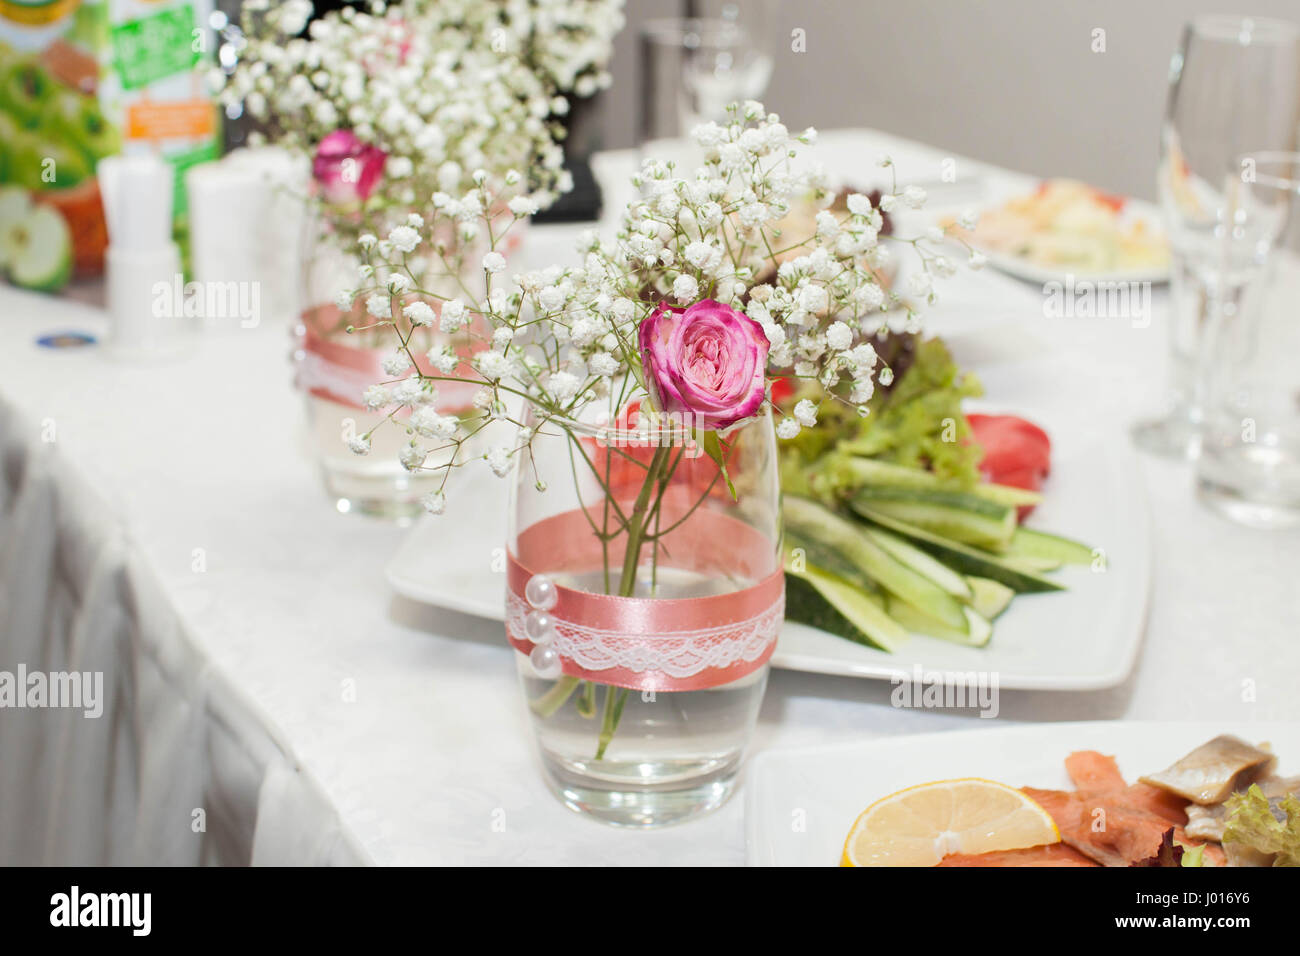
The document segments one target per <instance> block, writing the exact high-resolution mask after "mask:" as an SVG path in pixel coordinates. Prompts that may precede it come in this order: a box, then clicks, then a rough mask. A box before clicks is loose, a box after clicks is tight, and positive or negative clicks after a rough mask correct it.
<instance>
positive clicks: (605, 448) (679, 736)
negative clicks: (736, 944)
mask: <svg viewBox="0 0 1300 956" xmlns="http://www.w3.org/2000/svg"><path fill="white" fill-rule="evenodd" d="M635 417H637V416H636V414H635V413H633V418H635ZM529 424H530V427H531V428H532V429H533V431H534V433H535V434H534V435H533V437H532V439H531V441H530V451H529V455H528V457H527V459H526V460H521V461H520V462H519V464H518V465H517V471H516V475H515V480H514V483H513V488H512V490H513V495H512V502H511V509H510V512H511V515H510V518H511V526H510V537H509V562H508V563H509V568H508V591H507V602H506V608H507V613H506V632H507V636H508V638H509V640H510V643H511V645H512V646H513V647H514V648H515V649H516V651H518V653H517V654H516V660H517V663H518V669H519V676H520V679H521V682H522V686H523V691H524V694H525V696H526V698H527V700H528V707H529V712H530V719H531V721H532V726H533V732H534V734H535V736H536V739H537V744H538V747H539V749H540V751H541V758H542V765H543V767H544V769H545V771H546V776H547V779H548V781H549V783H550V785H551V788H552V790H553V791H554V792H555V793H556V795H557V796H558V797H559V798H560V799H561V800H562V801H563V802H564V803H565V804H567V805H568V806H569V807H571V808H572V809H574V810H578V811H580V812H583V813H586V814H589V815H591V816H593V817H596V818H597V819H600V820H603V821H605V822H607V823H611V824H614V825H617V826H628V827H649V826H658V825H662V824H666V823H673V822H676V821H679V820H683V819H686V818H688V817H692V816H695V815H697V814H699V813H702V812H705V811H707V810H709V809H712V808H713V807H716V806H718V805H719V804H721V803H722V802H723V801H724V800H725V799H726V798H727V796H728V795H729V794H730V793H731V790H732V787H733V785H734V781H735V778H736V772H737V770H738V769H739V766H740V761H741V757H742V754H743V752H744V749H745V747H746V745H747V743H748V741H749V737H750V735H751V733H752V732H753V729H754V724H755V722H756V720H757V717H758V710H759V705H760V703H761V702H762V698H763V690H764V688H765V687H766V684H767V672H768V663H767V662H768V659H769V658H770V656H771V654H772V651H773V650H774V649H775V646H776V639H777V635H778V633H779V631H780V627H781V621H782V619H783V617H784V594H785V590H784V577H783V572H782V568H781V553H780V548H781V531H780V528H781V518H780V512H781V505H780V488H779V482H778V479H777V461H776V436H775V433H774V431H773V427H772V419H771V413H770V412H768V411H764V413H763V414H762V416H761V417H759V418H757V419H755V420H752V421H750V422H748V423H746V424H743V425H738V426H735V427H733V428H732V429H730V430H729V431H726V432H723V433H719V432H712V431H708V432H706V431H701V430H692V429H690V428H688V427H687V428H683V427H678V425H677V423H672V422H668V423H664V422H663V421H661V420H660V421H656V422H649V420H642V421H641V422H639V423H636V424H633V425H629V424H628V422H627V416H626V415H625V416H623V421H621V422H620V423H619V424H617V425H600V424H591V425H588V424H581V423H576V422H571V423H558V422H555V421H549V422H535V421H532V422H530V423H529Z"/></svg>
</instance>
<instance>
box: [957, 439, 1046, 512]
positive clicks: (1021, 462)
mask: <svg viewBox="0 0 1300 956" xmlns="http://www.w3.org/2000/svg"><path fill="white" fill-rule="evenodd" d="M966 420H967V421H968V422H970V427H971V433H972V435H973V436H974V438H975V442H976V443H977V444H978V445H979V446H980V448H981V449H982V450H983V452H984V455H983V457H982V458H981V459H980V472H981V473H982V474H983V475H984V477H985V479H986V480H988V481H991V482H993V483H994V484H998V485H1011V486H1012V487H1014V488H1024V489H1025V490H1027V491H1038V490H1039V489H1040V488H1042V485H1043V479H1044V478H1046V477H1047V475H1048V474H1049V472H1050V471H1051V455H1052V442H1051V439H1049V438H1048V437H1047V432H1045V431H1043V430H1042V429H1041V428H1039V427H1038V426H1037V425H1035V424H1034V423H1033V422H1030V421H1026V420H1025V419H1023V418H1018V417H1016V416H1015V415H967V416H966ZM1032 510H1033V509H1032V508H1021V509H1020V517H1021V518H1022V519H1023V518H1024V517H1025V515H1027V514H1029V512H1030V511H1032Z"/></svg>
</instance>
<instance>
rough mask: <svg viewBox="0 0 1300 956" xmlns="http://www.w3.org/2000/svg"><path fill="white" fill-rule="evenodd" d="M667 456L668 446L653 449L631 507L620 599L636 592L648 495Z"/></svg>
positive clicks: (619, 587)
mask: <svg viewBox="0 0 1300 956" xmlns="http://www.w3.org/2000/svg"><path fill="white" fill-rule="evenodd" d="M669 454H671V446H669V445H660V446H659V447H658V448H656V449H655V454H654V458H652V459H651V461H650V470H649V471H648V472H647V473H646V476H645V483H644V484H643V485H641V492H640V494H638V495H637V496H636V504H635V505H633V506H632V515H631V517H629V518H628V521H627V551H626V553H625V554H624V555H623V577H622V578H621V579H620V580H619V583H618V593H619V596H620V597H631V596H632V592H633V591H635V590H636V568H637V565H638V564H639V563H640V559H641V542H642V541H643V540H644V538H645V518H646V511H647V509H648V508H649V507H650V495H651V494H653V493H654V487H655V484H656V483H657V482H658V481H659V475H660V473H661V472H662V471H663V470H664V464H665V463H666V462H667V461H668V456H669Z"/></svg>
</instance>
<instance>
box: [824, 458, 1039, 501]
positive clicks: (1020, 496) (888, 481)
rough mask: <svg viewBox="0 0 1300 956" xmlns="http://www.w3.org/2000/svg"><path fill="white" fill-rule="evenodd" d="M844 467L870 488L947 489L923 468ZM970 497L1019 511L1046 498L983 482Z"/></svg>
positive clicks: (865, 463) (861, 461)
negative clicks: (973, 496) (873, 486)
mask: <svg viewBox="0 0 1300 956" xmlns="http://www.w3.org/2000/svg"><path fill="white" fill-rule="evenodd" d="M843 467H845V468H847V469H848V470H849V471H850V472H851V473H852V474H853V475H854V477H856V478H858V479H859V480H861V481H862V482H863V483H864V484H869V485H894V486H897V487H900V488H937V489H944V488H945V487H946V486H945V484H944V481H943V479H942V478H940V477H939V476H938V475H936V474H934V473H933V472H929V471H925V470H924V469H922V468H909V467H908V466H906V465H895V464H891V463H890V462H887V461H878V460H877V459H874V458H861V457H857V456H846V458H845V463H844V465H843ZM967 493H968V494H972V495H975V496H976V497H978V498H983V499H984V500H986V501H991V502H993V503H994V504H999V505H1005V506H1006V507H1010V508H1018V507H1020V506H1021V505H1036V504H1041V503H1042V500H1043V496H1042V495H1040V494H1039V493H1038V492H1036V491H1028V490H1026V489H1024V488H1013V487H1012V486H1010V485H994V484H988V483H981V484H978V485H976V486H975V487H973V488H971V489H970V490H969V491H968V492H967Z"/></svg>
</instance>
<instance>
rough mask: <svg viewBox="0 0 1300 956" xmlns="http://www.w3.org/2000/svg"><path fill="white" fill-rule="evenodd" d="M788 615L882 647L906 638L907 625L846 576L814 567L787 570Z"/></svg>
mask: <svg viewBox="0 0 1300 956" xmlns="http://www.w3.org/2000/svg"><path fill="white" fill-rule="evenodd" d="M785 616H786V619H787V620H791V621H798V622H800V623H801V624H807V625H808V626H809V627H815V628H817V629H818V630H821V631H826V632H827V633H828V634H835V635H837V636H839V637H846V638H848V639H849V640H850V641H854V642H856V643H858V644H866V645H868V646H870V647H878V648H880V649H881V650H882V651H890V652H893V651H894V650H896V649H897V648H898V647H899V646H900V645H901V644H902V643H903V642H904V641H906V640H907V629H906V628H904V627H903V626H902V625H901V624H899V623H898V622H897V621H895V620H894V619H893V618H891V617H890V616H889V615H888V614H886V613H885V611H884V609H883V608H882V607H881V606H880V605H879V604H877V603H876V602H875V601H873V600H872V599H871V598H869V597H868V596H867V595H865V594H863V593H862V592H861V591H858V590H857V589H855V588H854V587H853V585H851V584H849V583H848V582H847V581H845V580H844V579H843V578H837V577H835V576H834V575H833V574H827V573H826V572H824V571H819V570H818V569H816V568H813V567H805V569H804V570H803V571H798V572H790V573H788V574H786V577H785Z"/></svg>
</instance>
